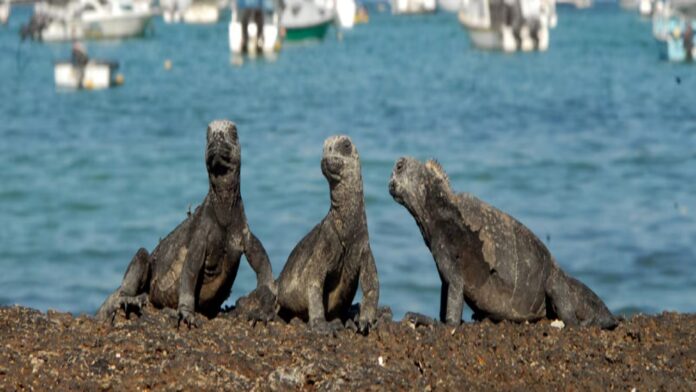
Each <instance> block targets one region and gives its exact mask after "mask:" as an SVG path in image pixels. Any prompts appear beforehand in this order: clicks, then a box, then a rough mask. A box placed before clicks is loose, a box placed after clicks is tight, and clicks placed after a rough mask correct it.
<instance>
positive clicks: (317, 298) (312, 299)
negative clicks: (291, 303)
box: [307, 273, 331, 335]
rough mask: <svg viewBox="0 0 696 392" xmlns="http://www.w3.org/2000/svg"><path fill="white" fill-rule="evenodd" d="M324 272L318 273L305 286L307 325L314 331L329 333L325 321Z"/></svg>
mask: <svg viewBox="0 0 696 392" xmlns="http://www.w3.org/2000/svg"><path fill="white" fill-rule="evenodd" d="M325 278H326V274H325V273H321V274H319V276H317V278H316V279H315V280H313V281H312V282H309V286H308V287H307V313H308V315H309V327H310V328H311V329H312V330H313V331H316V332H320V333H323V334H327V335H328V334H330V333H331V331H330V328H329V324H328V323H327V322H326V308H325V306H324V281H325Z"/></svg>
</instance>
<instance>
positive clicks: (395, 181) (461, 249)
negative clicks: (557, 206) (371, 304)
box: [389, 158, 618, 329]
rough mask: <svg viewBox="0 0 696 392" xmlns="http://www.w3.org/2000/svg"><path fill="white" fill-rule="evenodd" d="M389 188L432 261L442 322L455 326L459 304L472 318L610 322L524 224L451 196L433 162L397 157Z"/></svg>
mask: <svg viewBox="0 0 696 392" xmlns="http://www.w3.org/2000/svg"><path fill="white" fill-rule="evenodd" d="M389 193H390V194H391V195H392V197H393V198H394V200H395V201H397V202H398V203H399V204H402V205H403V206H404V207H406V209H407V210H408V211H409V212H410V213H411V215H413V217H414V218H415V220H416V223H417V224H418V227H419V228H420V231H421V234H422V235H423V239H424V240H425V244H426V245H427V246H428V248H429V249H430V251H431V253H432V255H433V258H434V259H435V265H436V266H437V270H438V272H439V274H440V279H441V280H442V289H441V296H440V319H441V320H442V321H443V322H447V323H448V324H459V323H460V322H461V318H462V310H463V306H464V301H466V303H467V304H468V305H469V307H470V308H471V309H472V310H473V312H474V319H476V320H481V319H483V318H489V319H491V320H494V321H499V320H510V321H517V322H521V321H535V320H538V319H541V318H544V317H547V318H556V317H558V318H560V319H561V320H563V321H564V322H565V323H566V324H568V325H577V324H580V325H598V326H600V327H601V328H605V329H610V328H614V327H615V326H616V325H617V324H618V322H617V320H616V319H615V318H614V316H613V315H612V314H611V312H610V311H609V310H608V309H607V307H606V305H605V304H604V303H603V302H602V300H601V299H600V298H599V297H598V296H597V295H596V294H595V293H594V292H592V290H590V289H589V288H588V287H587V286H585V285H584V284H582V283H581V282H579V281H578V280H576V279H574V278H572V277H570V276H568V275H567V274H566V273H565V272H563V271H562V270H561V268H560V267H559V266H558V264H557V263H556V261H555V260H554V258H553V256H551V253H550V252H549V251H548V249H547V248H546V246H544V244H543V243H542V242H541V241H540V240H539V239H538V238H537V237H536V236H535V235H534V234H533V233H532V232H531V231H530V230H529V229H528V228H527V227H525V226H524V225H523V224H522V223H520V222H519V221H517V220H516V219H515V218H513V217H511V216H510V215H508V214H506V213H504V212H502V211H500V210H498V209H496V208H495V207H493V206H491V205H489V204H487V203H485V202H483V201H481V200H479V199H477V198H476V197H474V196H472V195H470V194H466V193H460V194H456V193H455V192H454V191H453V190H452V188H451V187H450V184H449V180H448V178H447V175H446V173H445V171H444V170H443V169H442V167H441V166H440V165H439V164H438V163H437V162H435V161H432V160H431V161H427V162H426V163H425V164H423V163H421V162H419V161H417V160H415V159H413V158H401V159H399V160H397V162H396V164H395V165H394V169H393V171H392V175H391V179H390V181H389Z"/></svg>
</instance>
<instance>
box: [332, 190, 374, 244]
mask: <svg viewBox="0 0 696 392" xmlns="http://www.w3.org/2000/svg"><path fill="white" fill-rule="evenodd" d="M329 187H330V190H331V208H330V209H329V215H330V216H332V217H333V218H334V219H333V222H334V223H335V228H336V231H337V232H338V235H339V237H341V239H345V240H347V239H348V238H352V237H354V236H356V235H358V234H360V233H361V231H362V229H363V228H364V227H365V226H367V224H366V223H367V217H366V216H365V197H364V195H363V186H362V179H361V178H358V179H357V181H341V182H338V183H332V184H330V185H329Z"/></svg>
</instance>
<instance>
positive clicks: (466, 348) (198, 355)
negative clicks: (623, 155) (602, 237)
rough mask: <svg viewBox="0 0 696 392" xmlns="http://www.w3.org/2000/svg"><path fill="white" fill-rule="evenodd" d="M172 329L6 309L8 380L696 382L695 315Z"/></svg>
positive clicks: (81, 383)
mask: <svg viewBox="0 0 696 392" xmlns="http://www.w3.org/2000/svg"><path fill="white" fill-rule="evenodd" d="M175 326H176V320H175V319H174V318H172V316H169V315H168V314H167V313H166V312H162V311H157V310H153V309H152V308H145V309H144V312H143V315H142V316H141V317H134V316H133V317H131V319H130V320H128V319H125V318H124V317H123V316H122V313H119V315H118V316H117V318H116V321H115V324H114V326H109V325H108V324H102V323H99V322H96V321H94V320H93V319H91V318H89V317H86V316H80V317H76V318H75V317H72V316H71V315H69V314H65V313H57V312H48V313H47V314H44V313H41V312H38V311H36V310H32V309H27V308H22V307H12V308H0V390H3V391H4V390H22V389H37V390H46V389H54V390H201V389H203V390H234V391H238V390H249V389H260V390H287V389H318V390H338V389H341V390H359V389H368V390H369V389H371V390H384V389H389V390H395V389H396V390H435V389H440V390H443V389H444V390H467V389H477V390H493V389H504V390H509V389H519V390H528V389H532V390H552V389H561V390H568V389H574V390H611V389H616V390H622V391H630V390H631V389H633V388H636V389H637V390H638V391H647V390H670V391H674V390H692V391H693V390H696V315H687V314H677V313H663V314H661V315H658V316H635V317H633V318H631V319H629V320H627V321H625V322H623V323H621V324H620V325H619V326H618V327H617V328H616V329H615V330H614V331H602V330H600V329H599V328H596V327H591V328H569V327H566V328H564V329H560V330H559V329H557V328H554V327H552V326H551V325H550V323H549V322H545V321H542V322H540V323H537V324H513V323H508V322H503V323H499V324H493V323H490V322H481V323H467V324H463V325H461V326H459V327H457V328H452V327H446V326H442V325H436V326H425V327H418V328H415V329H414V328H413V327H412V326H411V325H409V323H395V322H385V323H382V324H381V325H380V326H379V327H378V328H377V329H376V330H374V331H372V332H371V333H370V334H369V335H368V336H362V335H359V334H355V333H353V332H351V331H349V330H346V331H340V332H339V333H338V336H337V337H336V338H331V337H325V336H318V335H316V334H314V333H311V332H310V331H309V330H308V329H307V327H306V325H305V324H303V323H292V324H285V323H283V322H276V321H271V322H269V323H268V324H267V325H265V326H264V325H263V324H261V323H258V324H256V325H255V326H252V325H251V324H250V323H249V322H247V321H246V320H243V319H240V318H234V317H233V316H231V315H229V314H222V315H221V316H219V317H217V318H216V319H213V320H208V321H206V322H205V323H203V326H202V327H201V328H199V329H191V330H189V329H187V328H183V327H182V328H181V329H178V330H177V329H176V327H175Z"/></svg>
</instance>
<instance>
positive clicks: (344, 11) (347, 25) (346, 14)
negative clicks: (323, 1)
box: [336, 0, 358, 29]
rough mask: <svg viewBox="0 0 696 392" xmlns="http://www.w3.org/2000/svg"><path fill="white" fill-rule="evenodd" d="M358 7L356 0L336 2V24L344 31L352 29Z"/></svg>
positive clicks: (339, 0) (337, 0) (338, 0)
mask: <svg viewBox="0 0 696 392" xmlns="http://www.w3.org/2000/svg"><path fill="white" fill-rule="evenodd" d="M357 10H358V6H357V5H356V4H355V0H336V23H337V24H338V26H339V27H340V28H342V29H352V28H353V26H354V25H355V13H356V12H357Z"/></svg>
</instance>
